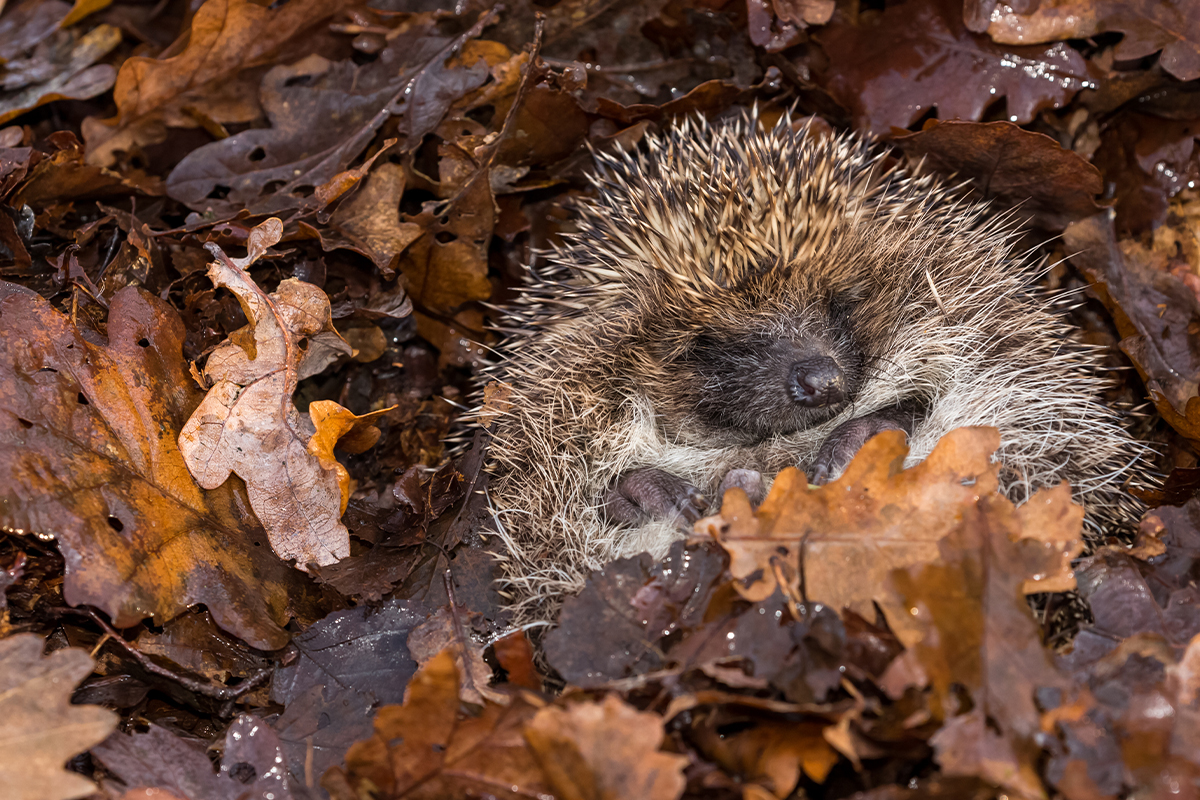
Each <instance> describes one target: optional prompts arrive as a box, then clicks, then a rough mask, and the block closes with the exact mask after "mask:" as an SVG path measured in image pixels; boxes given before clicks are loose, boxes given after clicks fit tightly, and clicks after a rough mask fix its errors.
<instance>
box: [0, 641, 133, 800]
mask: <svg viewBox="0 0 1200 800" xmlns="http://www.w3.org/2000/svg"><path fill="white" fill-rule="evenodd" d="M45 644H46V643H45V642H44V641H43V640H42V637H40V636H35V635H34V634H32V633H18V634H16V635H15V636H10V637H9V638H7V639H3V640H0V787H4V790H3V794H4V798H5V800H68V799H69V798H75V797H86V796H88V795H91V794H92V793H93V792H95V791H96V786H95V784H93V783H92V782H91V781H89V780H88V779H87V778H85V777H83V776H82V775H79V774H78V773H75V772H68V771H66V770H65V769H63V767H64V766H65V765H66V763H67V761H68V760H69V759H71V758H72V757H73V756H75V755H76V754H78V753H82V752H83V751H84V750H87V749H88V748H89V747H92V746H93V745H97V744H99V743H100V742H102V741H104V739H105V738H107V737H108V735H109V734H110V733H112V732H113V729H114V728H116V726H117V715H116V714H114V713H113V712H111V711H109V710H108V709H106V708H100V707H99V706H90V705H79V706H75V705H71V693H72V692H73V691H74V689H75V686H76V685H77V684H78V683H79V682H80V681H82V680H83V679H84V678H86V677H87V676H88V673H90V672H91V671H92V666H93V662H92V659H90V658H88V655H87V653H86V652H84V651H83V650H79V649H76V648H73V647H71V648H66V649H63V650H56V651H54V652H53V653H51V654H50V655H48V656H46V657H43V656H42V648H43V647H44V646H45Z"/></svg>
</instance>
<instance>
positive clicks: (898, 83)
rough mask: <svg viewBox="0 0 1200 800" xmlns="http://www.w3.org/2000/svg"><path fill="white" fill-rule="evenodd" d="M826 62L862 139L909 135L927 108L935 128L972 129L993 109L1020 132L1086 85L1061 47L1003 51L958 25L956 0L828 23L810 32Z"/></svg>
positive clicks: (834, 90) (831, 83)
mask: <svg viewBox="0 0 1200 800" xmlns="http://www.w3.org/2000/svg"><path fill="white" fill-rule="evenodd" d="M816 38H817V40H818V41H819V42H820V43H821V46H822V47H823V48H824V49H825V52H826V53H827V54H828V55H829V74H828V81H827V86H828V89H829V91H830V93H831V94H832V95H833V96H834V98H835V99H837V101H838V102H839V103H841V104H842V105H843V106H845V107H846V108H847V109H849V110H850V112H851V113H852V115H853V118H854V126H855V127H856V128H858V129H859V130H863V131H870V132H874V133H886V132H887V131H888V129H889V128H891V127H898V128H907V127H908V126H909V125H911V124H912V123H914V122H916V121H917V120H918V119H920V118H921V117H922V116H923V115H924V114H926V113H927V112H928V111H930V110H931V109H934V108H936V109H937V116H938V118H939V119H942V120H949V119H965V120H978V119H980V118H981V117H982V116H983V113H984V111H985V110H987V109H988V107H990V106H992V105H993V104H995V103H996V102H998V101H1000V100H1004V101H1005V103H1006V106H1007V111H1008V118H1009V120H1011V121H1012V122H1016V123H1020V124H1024V123H1027V122H1029V121H1030V120H1032V119H1033V117H1034V115H1036V114H1037V112H1039V111H1041V110H1042V109H1044V108H1057V107H1059V106H1062V105H1064V104H1065V103H1066V102H1067V101H1069V100H1070V99H1071V98H1072V97H1074V96H1075V93H1076V92H1078V91H1079V90H1080V89H1083V88H1085V87H1086V86H1087V85H1088V83H1089V80H1090V75H1089V71H1088V65H1087V62H1086V61H1085V60H1084V59H1083V57H1082V56H1081V55H1079V53H1077V52H1076V51H1075V50H1072V49H1071V48H1070V47H1068V46H1067V45H1065V44H1063V43H1061V42H1060V43H1056V44H1053V45H1050V46H1049V47H1041V46H1039V47H1001V46H999V45H997V44H994V43H993V42H992V41H990V40H989V39H988V38H987V37H986V36H981V35H979V34H974V33H971V32H970V31H968V30H967V29H966V27H965V26H964V25H963V21H962V3H959V2H957V0H928V2H920V1H918V0H908V2H902V3H897V4H894V5H891V4H889V5H888V6H887V7H886V8H885V9H884V10H883V12H882V13H880V14H878V15H868V14H863V15H861V16H860V18H859V21H858V23H857V24H850V23H849V22H847V21H845V20H842V19H838V18H837V17H835V18H834V21H833V22H832V23H831V24H830V25H828V26H826V27H825V28H822V29H821V30H820V31H819V32H818V33H817V37H816Z"/></svg>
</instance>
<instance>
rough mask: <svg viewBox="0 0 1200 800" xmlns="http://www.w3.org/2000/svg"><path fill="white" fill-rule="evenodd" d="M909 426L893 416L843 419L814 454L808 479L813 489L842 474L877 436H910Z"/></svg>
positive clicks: (874, 415) (882, 415) (881, 414)
mask: <svg viewBox="0 0 1200 800" xmlns="http://www.w3.org/2000/svg"><path fill="white" fill-rule="evenodd" d="M911 429H912V426H911V424H909V425H905V424H904V421H903V420H902V419H897V415H896V414H894V413H886V412H885V413H879V414H868V415H867V416H865V417H858V418H857V419H851V420H847V421H846V422H843V423H842V424H841V425H839V426H837V427H836V428H834V429H833V433H831V434H829V438H828V439H826V440H825V444H823V445H821V450H820V452H818V453H817V460H816V461H815V462H814V463H813V466H812V475H811V478H810V480H811V481H812V483H813V484H815V485H816V486H824V485H825V484H826V483H829V481H831V480H833V479H834V478H835V477H837V476H838V475H841V474H842V470H844V469H845V468H846V467H847V466H849V464H850V462H851V461H852V460H853V459H854V456H855V455H857V454H858V451H859V450H860V449H862V446H863V445H864V444H866V443H867V439H870V438H871V437H872V436H874V435H875V434H877V433H883V432H884V431H904V432H905V433H906V434H907V433H910V432H911Z"/></svg>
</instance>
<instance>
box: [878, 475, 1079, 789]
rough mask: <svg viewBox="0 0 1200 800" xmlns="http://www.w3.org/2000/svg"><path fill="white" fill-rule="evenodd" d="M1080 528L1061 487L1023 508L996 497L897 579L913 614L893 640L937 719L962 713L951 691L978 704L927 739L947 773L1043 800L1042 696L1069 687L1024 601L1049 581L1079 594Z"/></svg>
mask: <svg viewBox="0 0 1200 800" xmlns="http://www.w3.org/2000/svg"><path fill="white" fill-rule="evenodd" d="M1082 527H1083V508H1082V507H1081V506H1078V505H1075V504H1074V503H1072V502H1071V491H1070V487H1069V486H1067V484H1065V483H1064V484H1060V485H1059V486H1056V487H1054V488H1053V489H1042V490H1041V491H1039V492H1037V493H1036V494H1035V495H1034V496H1033V497H1032V498H1030V499H1029V501H1028V502H1026V503H1025V504H1024V505H1022V506H1021V507H1020V508H1017V507H1015V506H1013V504H1012V503H1011V502H1010V501H1009V500H1008V499H1007V498H1005V497H1003V496H1001V495H992V496H990V497H985V498H982V499H981V500H980V502H979V503H977V504H975V505H973V506H971V507H969V508H967V509H964V513H963V515H962V516H961V517H960V520H959V524H958V526H957V528H956V530H954V531H953V532H951V533H950V534H949V535H948V536H947V537H946V538H945V539H943V540H942V542H941V543H940V545H939V558H938V559H937V560H936V561H934V562H931V563H929V564H925V565H917V566H913V567H909V568H908V569H905V570H896V571H895V572H894V573H893V574H892V576H891V583H892V585H893V586H894V587H895V590H896V592H897V596H898V599H899V600H900V602H901V605H902V608H903V611H901V613H902V614H903V615H904V616H905V617H907V620H906V625H904V626H903V627H902V628H898V631H897V632H898V635H899V636H900V638H901V640H902V641H903V643H904V644H905V645H906V646H907V647H908V650H907V651H906V652H905V653H904V654H903V655H902V656H901V657H900V659H899V660H907V661H909V662H910V666H911V664H912V663H913V662H915V663H916V664H918V665H919V670H916V671H915V672H920V673H923V674H924V676H926V678H927V680H928V682H929V684H930V685H931V686H932V687H933V690H934V698H935V707H934V709H935V713H936V714H937V716H939V717H949V716H950V715H951V714H953V713H954V712H955V710H957V709H959V708H960V707H961V702H960V700H959V699H958V697H957V696H956V695H955V691H956V687H964V688H966V689H967V690H968V691H970V693H971V695H972V697H973V709H972V710H971V712H970V713H969V714H964V715H959V716H954V717H952V718H949V719H947V720H946V724H945V727H943V728H942V730H941V731H939V732H938V733H937V735H935V736H934V737H933V739H932V740H931V741H930V743H931V744H932V745H933V746H934V748H935V750H936V751H937V758H938V761H939V762H940V763H941V765H942V767H943V769H944V770H945V772H946V773H947V774H951V775H969V776H977V777H980V778H983V779H984V780H987V781H989V782H991V783H994V784H997V785H999V786H1003V787H1005V788H1006V789H1009V790H1010V791H1011V792H1013V793H1015V794H1017V795H1018V796H1022V797H1044V796H1045V790H1044V789H1043V787H1042V785H1041V781H1040V779H1039V777H1038V774H1039V773H1038V763H1039V760H1040V759H1041V756H1042V748H1041V745H1040V744H1039V743H1038V737H1039V734H1040V731H1041V714H1040V712H1039V710H1038V707H1037V705H1036V704H1035V702H1034V698H1035V693H1036V692H1037V691H1038V690H1039V689H1043V688H1054V689H1060V690H1065V689H1067V688H1068V686H1067V681H1066V679H1065V677H1064V676H1062V675H1061V674H1060V673H1059V672H1058V671H1057V669H1056V668H1055V666H1054V661H1053V654H1052V653H1051V652H1050V651H1049V650H1047V649H1046V648H1045V647H1044V646H1043V645H1042V638H1041V632H1040V628H1039V625H1038V623H1037V622H1036V621H1035V620H1034V618H1033V614H1032V612H1031V611H1030V609H1029V606H1028V604H1027V603H1026V601H1025V594H1026V592H1027V591H1028V589H1029V588H1030V581H1031V580H1032V581H1034V582H1035V583H1036V582H1038V581H1040V580H1041V579H1042V578H1043V577H1044V576H1056V579H1057V580H1058V581H1060V582H1061V581H1063V580H1064V579H1065V580H1067V581H1069V586H1068V588H1072V587H1073V585H1074V580H1073V578H1072V573H1071V564H1070V559H1071V557H1073V556H1074V555H1076V554H1078V552H1079V549H1080V547H1081V545H1082V541H1081V532H1082ZM1031 534H1032V535H1031ZM1063 543H1068V544H1069V545H1070V547H1069V549H1068V550H1066V551H1064V550H1063V548H1062V547H1061V545H1062V544H1063ZM1060 585H1065V584H1062V583H1060ZM1035 590H1036V589H1035ZM901 631H903V633H901ZM914 634H915V636H914ZM897 666H899V665H897ZM893 691H894V690H893Z"/></svg>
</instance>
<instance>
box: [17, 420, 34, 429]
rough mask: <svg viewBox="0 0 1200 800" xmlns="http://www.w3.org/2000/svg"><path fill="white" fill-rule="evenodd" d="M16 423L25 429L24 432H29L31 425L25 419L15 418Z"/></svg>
mask: <svg viewBox="0 0 1200 800" xmlns="http://www.w3.org/2000/svg"><path fill="white" fill-rule="evenodd" d="M17 422H19V423H21V427H22V428H25V429H26V430H29V429H30V428H32V427H33V423H32V422H30V421H29V420H27V419H21V418H20V417H17Z"/></svg>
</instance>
